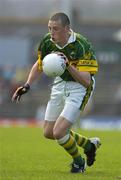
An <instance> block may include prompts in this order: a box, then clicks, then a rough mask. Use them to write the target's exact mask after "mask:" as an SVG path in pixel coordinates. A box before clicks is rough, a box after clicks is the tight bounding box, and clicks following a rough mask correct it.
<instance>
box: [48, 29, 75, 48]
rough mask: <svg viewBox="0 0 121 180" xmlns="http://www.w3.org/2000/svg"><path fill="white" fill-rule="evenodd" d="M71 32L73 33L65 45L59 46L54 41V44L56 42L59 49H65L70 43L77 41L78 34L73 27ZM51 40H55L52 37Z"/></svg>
mask: <svg viewBox="0 0 121 180" xmlns="http://www.w3.org/2000/svg"><path fill="white" fill-rule="evenodd" d="M70 33H71V35H70V37H69V39H68V42H67V43H66V44H65V45H64V46H63V47H61V46H59V45H58V44H55V43H54V44H55V45H56V46H57V47H58V48H59V49H63V48H64V47H66V46H67V45H68V44H70V43H72V42H75V41H76V34H75V32H74V31H73V30H72V29H71V31H70ZM51 41H52V42H54V41H53V40H52V39H51Z"/></svg>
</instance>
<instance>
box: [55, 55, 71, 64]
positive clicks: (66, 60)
mask: <svg viewBox="0 0 121 180" xmlns="http://www.w3.org/2000/svg"><path fill="white" fill-rule="evenodd" d="M55 53H57V54H59V55H60V56H62V57H63V58H64V60H65V63H66V67H68V66H69V60H68V58H67V57H66V55H65V54H64V53H62V52H55Z"/></svg>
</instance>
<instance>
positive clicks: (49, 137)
mask: <svg viewBox="0 0 121 180" xmlns="http://www.w3.org/2000/svg"><path fill="white" fill-rule="evenodd" d="M44 137H45V138H47V139H55V138H54V137H53V132H49V131H44Z"/></svg>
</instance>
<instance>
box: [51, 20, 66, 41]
mask: <svg viewBox="0 0 121 180" xmlns="http://www.w3.org/2000/svg"><path fill="white" fill-rule="evenodd" d="M48 29H49V32H50V34H51V38H52V40H53V41H54V42H55V43H57V44H64V43H66V41H67V36H68V33H69V27H68V26H63V25H62V23H61V21H60V20H58V21H49V22H48Z"/></svg>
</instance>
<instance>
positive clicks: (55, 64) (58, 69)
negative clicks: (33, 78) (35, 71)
mask: <svg viewBox="0 0 121 180" xmlns="http://www.w3.org/2000/svg"><path fill="white" fill-rule="evenodd" d="M42 67H43V72H44V73H45V74H46V75H47V76H50V77H56V76H61V75H62V74H63V73H64V71H65V69H66V63H65V60H64V57H63V56H61V55H59V54H57V53H51V54H48V55H46V56H45V57H44V59H43V61H42Z"/></svg>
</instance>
